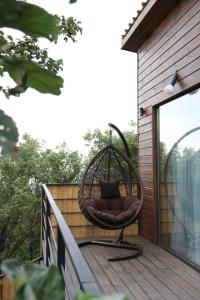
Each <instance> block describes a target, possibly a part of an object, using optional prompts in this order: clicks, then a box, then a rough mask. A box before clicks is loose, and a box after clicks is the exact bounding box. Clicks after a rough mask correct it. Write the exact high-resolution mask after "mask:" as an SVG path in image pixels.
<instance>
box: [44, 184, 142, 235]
mask: <svg viewBox="0 0 200 300" xmlns="http://www.w3.org/2000/svg"><path fill="white" fill-rule="evenodd" d="M48 188H49V191H50V193H51V194H52V196H53V198H54V200H55V201H56V204H57V206H58V208H59V209H60V210H61V212H62V214H63V216H64V218H65V220H66V222H67V224H68V226H69V227H70V229H71V231H72V233H73V235H74V237H75V238H91V237H94V238H95V237H101V236H115V235H116V230H104V229H100V228H97V227H96V226H94V225H92V224H91V223H89V222H88V221H87V220H86V218H85V217H84V215H83V214H82V212H81V211H80V208H79V205H78V190H79V186H78V185H75V184H72V185H70V184H67V185H53V184H52V185H48ZM52 222H53V229H54V234H55V235H56V220H55V219H54V218H53V217H52ZM137 232H138V225H137V224H132V225H130V226H128V227H127V228H126V229H125V235H127V236H133V235H135V234H137Z"/></svg>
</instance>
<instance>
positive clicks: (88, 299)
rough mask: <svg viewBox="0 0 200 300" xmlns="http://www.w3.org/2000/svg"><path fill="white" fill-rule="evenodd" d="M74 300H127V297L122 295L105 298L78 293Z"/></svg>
mask: <svg viewBox="0 0 200 300" xmlns="http://www.w3.org/2000/svg"><path fill="white" fill-rule="evenodd" d="M74 300H128V297H127V296H126V295H124V294H112V295H109V296H105V295H92V294H85V293H79V294H77V295H76V297H75V299H74Z"/></svg>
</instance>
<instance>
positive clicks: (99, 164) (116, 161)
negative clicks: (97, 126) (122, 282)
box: [79, 123, 143, 261]
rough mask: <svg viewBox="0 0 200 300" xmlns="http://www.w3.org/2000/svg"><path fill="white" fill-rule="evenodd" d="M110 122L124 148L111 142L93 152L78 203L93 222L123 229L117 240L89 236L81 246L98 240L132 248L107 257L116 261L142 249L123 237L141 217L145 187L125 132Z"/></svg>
mask: <svg viewBox="0 0 200 300" xmlns="http://www.w3.org/2000/svg"><path fill="white" fill-rule="evenodd" d="M109 125H110V127H111V129H112V128H114V129H115V130H116V131H117V132H118V134H119V136H120V137H121V139H122V142H123V144H124V147H125V151H123V152H122V151H120V150H119V149H118V148H117V147H115V146H114V145H113V144H112V142H111V143H110V144H108V145H107V146H105V147H103V148H102V149H101V150H100V151H99V152H98V153H97V154H96V155H95V156H94V158H93V159H92V160H91V161H90V162H89V164H88V166H87V168H86V170H85V172H84V174H83V177H82V180H81V184H80V191H79V205H80V209H81V211H82V212H83V214H84V215H85V217H86V218H87V220H89V221H90V222H91V223H92V224H94V225H96V226H97V227H100V228H103V229H110V230H113V229H115V230H117V229H120V233H119V235H118V237H117V239H116V240H114V241H113V240H89V241H85V242H82V243H80V244H79V246H86V245H90V244H95V245H100V246H109V247H116V248H123V249H129V250H132V251H131V254H129V255H120V256H115V257H110V258H108V260H109V261H114V260H124V259H130V258H134V257H137V256H138V255H140V254H141V253H142V247H141V246H140V245H138V244H133V243H130V242H128V241H126V240H124V238H123V232H124V229H125V227H127V226H128V225H130V224H133V223H134V222H136V220H137V219H138V215H139V213H140V211H141V209H142V205H143V189H142V183H141V180H140V178H139V176H138V174H137V171H136V169H135V167H134V165H133V161H132V159H131V158H130V151H129V149H128V145H127V143H126V140H125V138H124V136H123V135H122V133H121V131H119V129H118V128H117V127H116V126H115V125H113V124H111V123H110V124H109ZM110 132H111V133H110V134H111V137H112V131H110Z"/></svg>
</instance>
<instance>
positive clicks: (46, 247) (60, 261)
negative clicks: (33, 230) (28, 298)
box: [42, 184, 102, 299]
mask: <svg viewBox="0 0 200 300" xmlns="http://www.w3.org/2000/svg"><path fill="white" fill-rule="evenodd" d="M52 215H53V216H54V218H55V220H56V223H57V238H55V236H54V232H53V226H52V221H51V219H52ZM42 241H43V243H42V244H43V247H42V252H43V261H44V264H45V265H46V266H47V267H48V266H49V265H50V264H52V263H53V264H55V265H57V266H58V268H59V270H60V273H61V275H62V278H63V281H64V283H65V291H66V298H67V299H72V297H71V296H70V292H69V290H70V286H69V285H70V283H69V282H68V280H67V278H68V277H69V276H67V275H68V274H67V272H69V270H67V268H65V266H66V252H67V253H68V255H69V258H70V262H71V264H72V266H73V269H74V271H75V274H76V277H77V281H78V283H79V287H80V290H82V291H83V292H87V293H97V294H99V293H101V292H102V291H101V289H100V287H99V285H98V283H97V281H96V278H95V277H94V275H93V273H92V271H91V270H90V267H89V266H88V264H87V262H86V260H85V258H84V257H83V255H82V253H81V251H80V249H79V247H78V245H77V243H76V241H75V239H74V237H73V235H72V233H71V231H70V229H69V227H68V225H67V223H66V222H65V219H64V218H63V216H62V214H61V212H60V210H59V209H58V207H57V205H56V203H55V201H54V199H53V198H52V195H51V193H50V192H49V190H48V188H47V186H46V185H45V184H43V185H42ZM55 243H56V244H55ZM55 256H56V257H55ZM77 292H78V291H77Z"/></svg>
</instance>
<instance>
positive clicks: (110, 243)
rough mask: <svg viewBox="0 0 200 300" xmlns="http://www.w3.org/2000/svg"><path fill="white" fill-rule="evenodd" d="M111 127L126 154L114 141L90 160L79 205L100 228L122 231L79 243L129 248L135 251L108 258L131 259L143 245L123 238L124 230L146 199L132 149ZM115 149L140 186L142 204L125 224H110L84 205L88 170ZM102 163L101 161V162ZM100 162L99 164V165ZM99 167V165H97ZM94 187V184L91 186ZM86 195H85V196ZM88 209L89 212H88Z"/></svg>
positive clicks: (81, 187)
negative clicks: (114, 235)
mask: <svg viewBox="0 0 200 300" xmlns="http://www.w3.org/2000/svg"><path fill="white" fill-rule="evenodd" d="M108 125H109V126H110V127H112V128H113V129H115V130H116V131H117V133H118V134H119V136H120V138H121V140H122V142H123V145H124V148H125V151H126V155H125V154H124V153H123V152H121V151H120V150H119V149H118V148H117V147H115V146H114V145H113V144H112V143H110V144H108V145H107V146H105V147H103V148H102V149H101V150H100V151H99V152H98V153H97V154H96V155H95V156H94V157H93V159H92V160H91V161H90V162H89V164H88V166H87V168H86V170H85V172H84V175H83V177H82V180H81V184H80V191H79V205H80V208H81V210H82V212H83V213H84V214H85V215H86V217H87V218H88V220H89V221H90V222H92V223H93V224H95V225H96V226H98V227H100V228H104V229H115V230H116V229H121V230H120V233H119V235H118V237H117V238H116V240H114V241H113V240H89V241H85V242H82V243H79V246H80V247H82V246H87V245H98V246H105V247H115V248H123V249H128V250H131V251H133V253H131V254H129V255H123V256H121V255H120V256H115V257H109V258H108V260H109V261H118V260H125V259H131V258H135V257H137V256H139V255H141V254H142V252H143V248H142V246H140V245H138V244H135V243H130V242H128V241H126V240H124V239H123V232H124V228H125V227H127V226H128V225H130V224H132V223H134V221H135V220H136V219H137V217H138V214H139V212H140V211H141V208H142V206H143V201H144V196H143V187H142V181H141V179H140V177H139V175H138V174H137V172H136V170H135V167H134V165H133V162H132V159H131V154H130V150H129V147H128V144H127V142H126V140H125V137H124V136H123V134H122V132H121V131H120V130H119V129H118V128H117V127H116V126H115V125H114V124H112V123H109V124H108ZM111 150H112V151H113V152H114V153H115V155H116V153H117V154H118V155H119V156H120V157H121V158H122V159H123V160H124V161H126V163H127V165H128V168H129V171H130V174H132V172H133V174H134V176H135V177H136V180H137V183H138V186H139V196H140V205H139V207H138V209H137V211H136V212H135V214H134V215H133V216H132V217H131V218H130V219H129V220H128V221H126V222H124V223H123V224H120V225H113V226H112V225H110V224H108V223H105V222H104V221H102V220H101V219H99V218H97V217H96V216H95V215H94V214H92V212H91V211H89V210H88V209H87V207H84V203H83V202H84V200H83V198H82V196H83V195H84V186H85V179H86V176H87V174H88V171H89V170H90V168H91V166H92V165H93V163H94V162H95V161H96V160H97V159H98V158H99V157H101V155H105V154H104V153H106V152H107V151H111ZM99 164H100V163H99ZM99 164H98V166H99ZM97 169H98V167H97ZM128 184H129V185H130V184H131V185H132V180H131V179H130V182H129V183H128ZM91 188H92V186H91ZM131 189H132V187H131V188H130V187H129V189H128V194H129V193H131ZM89 194H91V190H90V191H89ZM83 197H84V196H83ZM86 211H87V214H86Z"/></svg>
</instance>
